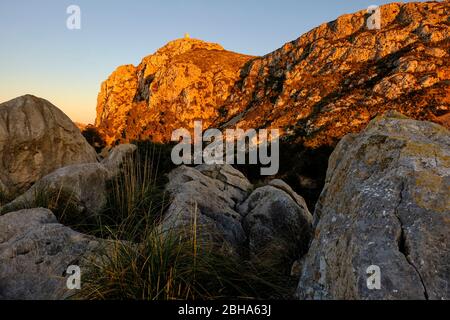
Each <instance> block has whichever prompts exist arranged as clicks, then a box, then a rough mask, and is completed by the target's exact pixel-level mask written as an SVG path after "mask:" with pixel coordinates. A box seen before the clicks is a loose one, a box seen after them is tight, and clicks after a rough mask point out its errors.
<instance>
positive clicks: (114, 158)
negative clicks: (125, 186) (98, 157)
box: [101, 144, 137, 177]
mask: <svg viewBox="0 0 450 320" xmlns="http://www.w3.org/2000/svg"><path fill="white" fill-rule="evenodd" d="M136 150H137V146H136V145H134V144H120V145H118V146H116V147H114V148H112V149H111V150H109V151H108V152H107V154H106V157H105V159H103V160H102V162H101V163H102V165H104V166H105V168H106V169H108V170H109V172H110V173H111V176H112V177H114V176H117V175H118V174H119V173H120V169H121V165H122V164H123V163H125V162H126V161H127V160H130V159H131V157H132V155H133V154H134V153H135V152H136Z"/></svg>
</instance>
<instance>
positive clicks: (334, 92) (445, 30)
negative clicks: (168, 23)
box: [96, 2, 450, 148]
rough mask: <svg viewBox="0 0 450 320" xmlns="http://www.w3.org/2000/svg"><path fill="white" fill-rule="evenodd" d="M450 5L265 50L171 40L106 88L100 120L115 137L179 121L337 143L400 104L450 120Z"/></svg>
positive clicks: (166, 132) (423, 7)
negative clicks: (255, 52) (257, 53)
mask: <svg viewBox="0 0 450 320" xmlns="http://www.w3.org/2000/svg"><path fill="white" fill-rule="evenodd" d="M449 14H450V4H449V2H428V3H408V4H399V3H395V4H389V5H385V6H382V7H381V18H382V19H381V22H382V23H381V29H380V30H368V28H367V27H366V21H367V18H368V16H369V14H368V13H367V11H366V10H364V11H360V12H357V13H355V14H349V15H344V16H341V17H340V18H338V19H337V20H335V21H332V22H329V23H325V24H323V25H321V26H319V27H317V28H315V29H314V30H312V31H310V32H308V33H306V34H305V35H303V36H301V37H300V38H299V39H297V40H294V41H292V42H290V43H287V44H285V45H284V46H283V47H282V48H280V49H278V50H276V51H274V52H272V53H270V54H268V55H266V56H263V57H256V58H255V57H249V56H245V55H240V54H236V53H232V52H228V51H225V50H223V49H222V47H220V46H219V45H216V44H210V43H205V42H202V41H200V40H192V39H181V40H176V41H173V42H171V43H169V44H168V45H167V46H165V47H163V48H162V49H160V50H159V51H157V52H156V53H155V54H154V55H150V56H148V57H146V58H144V59H143V61H142V63H141V64H140V65H139V66H138V67H134V66H132V65H128V66H122V67H119V68H118V69H117V70H116V71H115V72H114V73H113V74H112V75H111V76H110V77H109V78H108V80H106V81H105V82H104V83H103V84H102V87H101V91H100V94H99V97H98V105H97V120H96V125H97V127H99V128H100V129H101V130H102V131H103V133H104V134H105V136H106V138H107V142H108V143H110V144H111V143H113V142H115V141H117V140H120V141H126V140H133V139H151V140H153V141H158V142H160V141H163V142H164V141H168V140H169V139H170V134H171V132H172V130H173V129H174V128H179V127H187V128H191V127H192V121H193V120H194V119H204V125H205V126H213V127H234V126H239V127H243V128H249V127H251V128H260V127H274V128H279V129H282V131H283V133H284V135H285V136H289V137H290V139H291V140H294V141H296V142H301V143H303V144H304V145H305V146H306V147H311V148H316V147H319V146H324V145H331V146H334V145H335V144H336V143H337V141H338V140H339V139H340V138H342V137H343V136H344V135H345V134H347V133H350V132H358V131H360V130H361V129H362V128H363V127H364V126H365V125H366V124H367V123H368V122H369V121H370V120H371V119H373V118H374V117H375V116H377V115H379V114H382V113H384V112H385V111H386V110H397V111H400V112H402V113H403V114H405V115H407V116H410V117H412V118H415V119H420V120H431V121H434V122H437V123H440V124H443V125H445V126H447V127H448V126H449V116H448V111H449V105H450V86H449V81H450V64H449V57H448V55H449V45H450V41H449V35H450V25H449Z"/></svg>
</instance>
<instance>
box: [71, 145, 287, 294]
mask: <svg viewBox="0 0 450 320" xmlns="http://www.w3.org/2000/svg"><path fill="white" fill-rule="evenodd" d="M137 145H138V151H137V152H136V153H135V154H134V155H133V156H132V157H130V158H128V159H127V160H126V161H125V162H124V164H123V166H122V168H121V169H122V170H121V174H120V175H119V176H117V177H116V178H114V179H113V180H112V181H110V183H109V185H108V193H109V197H108V204H107V206H106V208H105V210H104V212H103V214H101V215H100V216H99V218H98V221H97V226H98V231H96V232H94V233H93V234H94V235H96V236H98V237H102V238H104V239H109V240H111V241H109V242H108V243H109V245H107V247H106V248H105V250H104V252H102V254H101V255H100V256H101V257H100V258H99V259H96V260H95V261H91V262H90V264H89V266H88V269H87V271H86V272H85V273H84V276H83V286H82V290H81V292H80V293H79V294H78V295H77V296H76V297H75V298H79V299H106V300H123V299H127V300H128V299H133V300H134V299H137V300H186V299H189V300H209V299H230V298H242V299H267V298H285V297H288V296H289V294H290V292H289V290H290V288H291V286H290V285H288V284H287V282H286V277H285V275H281V274H280V273H279V272H278V271H277V270H275V269H273V268H272V266H269V265H268V264H267V263H256V264H255V263H253V262H249V261H245V260H243V259H241V258H238V256H237V254H230V251H229V250H225V249H223V245H221V246H220V247H219V246H218V245H217V244H215V243H214V242H212V241H207V240H205V239H204V237H201V236H199V234H200V233H199V232H198V230H200V229H202V228H206V227H204V226H199V225H197V222H196V221H197V219H193V221H192V225H190V226H185V227H179V228H177V229H175V228H172V229H170V228H168V227H167V226H166V225H164V226H163V224H162V223H161V221H162V216H163V214H164V212H165V209H166V208H167V206H168V205H169V203H170V195H169V194H167V193H165V192H164V188H165V184H166V182H167V178H166V175H165V174H166V173H168V172H169V171H170V170H171V169H172V168H173V165H172V162H171V160H170V148H168V147H165V146H161V145H156V144H152V143H145V142H144V143H138V144H137ZM193 211H194V212H193V213H192V216H193V217H194V218H196V217H197V214H198V212H197V208H195V209H193ZM203 231H205V230H202V232H203ZM252 261H254V260H253V259H252Z"/></svg>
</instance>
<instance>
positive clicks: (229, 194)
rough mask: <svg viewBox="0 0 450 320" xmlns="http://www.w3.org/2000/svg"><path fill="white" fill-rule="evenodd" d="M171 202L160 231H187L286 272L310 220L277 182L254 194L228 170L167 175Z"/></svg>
mask: <svg viewBox="0 0 450 320" xmlns="http://www.w3.org/2000/svg"><path fill="white" fill-rule="evenodd" d="M167 190H168V191H169V192H170V193H171V194H172V195H173V201H172V203H171V205H170V207H169V208H168V210H167V212H166V213H165V216H164V220H163V226H165V228H173V227H184V228H186V227H187V228H189V230H191V229H192V225H193V224H194V222H195V223H196V224H197V226H198V229H199V231H200V232H199V234H200V236H201V237H204V238H205V239H207V240H212V241H214V242H216V243H223V244H224V245H225V247H226V248H230V249H231V250H232V251H233V252H235V253H239V254H242V255H243V256H248V257H250V258H251V259H255V258H256V259H255V260H258V259H259V260H261V259H263V260H264V259H266V260H267V259H270V260H272V261H271V262H272V263H274V264H276V265H278V266H279V265H283V264H284V266H286V268H287V269H290V267H291V263H292V262H293V260H295V258H296V257H298V255H299V254H301V253H302V252H304V250H305V248H306V247H307V245H308V244H309V240H310V237H311V222H312V216H311V214H310V213H309V211H308V208H307V207H306V204H305V201H304V200H303V198H301V197H300V196H299V195H297V194H296V193H295V192H294V191H293V190H292V189H291V188H290V187H289V186H288V185H287V184H285V183H284V182H283V181H281V180H274V181H272V182H271V183H270V185H267V186H264V187H260V188H257V189H256V190H254V191H253V192H252V190H253V186H252V185H251V184H250V182H249V181H248V180H247V179H246V178H245V176H244V175H243V174H242V173H241V172H239V171H237V170H236V169H234V168H233V167H231V166H229V165H200V166H197V167H196V168H190V167H185V166H181V167H179V168H177V169H175V170H174V171H172V172H171V173H170V175H169V184H168V185H167Z"/></svg>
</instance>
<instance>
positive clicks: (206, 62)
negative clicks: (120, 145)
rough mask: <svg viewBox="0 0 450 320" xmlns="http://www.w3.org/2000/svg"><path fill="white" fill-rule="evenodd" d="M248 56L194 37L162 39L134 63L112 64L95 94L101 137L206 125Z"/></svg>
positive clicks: (162, 134) (151, 135) (154, 134)
mask: <svg viewBox="0 0 450 320" xmlns="http://www.w3.org/2000/svg"><path fill="white" fill-rule="evenodd" d="M250 59H252V57H250V56H246V55H242V54H238V53H233V52H229V51H226V50H224V49H223V48H222V47H221V46H220V45H218V44H212V43H207V42H204V41H201V40H196V39H189V38H185V39H179V40H175V41H172V42H170V43H168V44H167V45H166V46H164V47H163V48H161V49H159V50H158V51H157V52H156V53H155V54H153V55H150V56H148V57H145V58H144V59H143V60H142V62H141V64H140V65H139V66H137V67H134V66H133V65H126V66H121V67H119V68H117V70H116V71H114V72H113V74H112V75H111V76H110V77H109V78H108V80H106V81H105V82H104V83H103V84H102V86H101V91H100V94H99V95H98V103H97V119H96V126H97V127H98V128H99V129H100V130H101V131H102V132H103V134H104V135H105V139H106V141H107V143H109V144H112V143H114V142H115V141H118V140H120V141H124V140H148V139H150V140H153V141H156V142H164V141H168V140H170V135H171V133H172V131H173V130H174V129H177V128H180V127H185V128H193V121H194V120H195V119H203V120H204V125H205V126H209V125H211V124H212V123H213V121H214V120H215V119H216V118H217V117H218V115H219V113H218V108H219V107H220V106H221V105H223V104H224V103H225V101H226V100H227V99H228V97H229V94H230V91H231V89H232V87H233V85H234V84H235V82H236V81H238V79H239V71H240V70H241V68H242V67H243V66H244V65H245V63H246V62H248V61H249V60H250Z"/></svg>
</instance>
